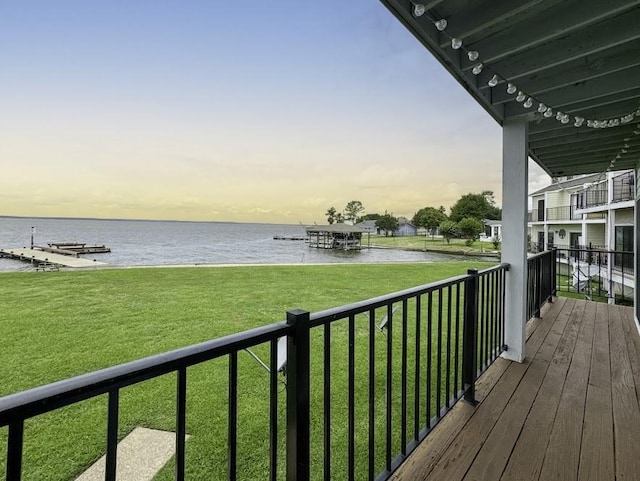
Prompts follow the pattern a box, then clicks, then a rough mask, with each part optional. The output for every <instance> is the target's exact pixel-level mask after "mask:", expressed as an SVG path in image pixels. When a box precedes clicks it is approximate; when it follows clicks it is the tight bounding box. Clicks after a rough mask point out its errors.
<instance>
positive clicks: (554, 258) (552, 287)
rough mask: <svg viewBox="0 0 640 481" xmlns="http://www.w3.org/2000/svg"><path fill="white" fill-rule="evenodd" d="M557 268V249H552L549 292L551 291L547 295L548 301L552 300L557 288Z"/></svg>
mask: <svg viewBox="0 0 640 481" xmlns="http://www.w3.org/2000/svg"><path fill="white" fill-rule="evenodd" d="M557 268H558V249H557V248H556V249H553V254H552V255H551V280H550V282H551V284H550V285H549V287H550V290H549V292H550V293H551V294H550V295H549V302H553V296H555V295H556V292H557V290H558V286H557V283H558V273H557Z"/></svg>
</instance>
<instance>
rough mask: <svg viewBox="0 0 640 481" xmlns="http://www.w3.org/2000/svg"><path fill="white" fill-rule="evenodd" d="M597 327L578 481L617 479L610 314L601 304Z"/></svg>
mask: <svg viewBox="0 0 640 481" xmlns="http://www.w3.org/2000/svg"><path fill="white" fill-rule="evenodd" d="M596 307H597V310H596V318H597V322H595V324H594V334H593V351H592V355H591V369H590V372H589V384H588V386H587V401H586V406H585V412H584V427H583V432H582V451H581V453H580V466H579V470H578V479H579V480H581V481H598V480H603V479H615V470H614V466H613V454H614V450H613V417H612V412H613V411H612V410H613V406H612V404H611V388H610V386H611V361H610V357H609V314H608V308H607V306H606V305H604V304H598V305H597V306H596Z"/></svg>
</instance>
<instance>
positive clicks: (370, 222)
mask: <svg viewBox="0 0 640 481" xmlns="http://www.w3.org/2000/svg"><path fill="white" fill-rule="evenodd" d="M376 222H378V221H377V220H363V221H362V222H358V223H356V226H361V227H364V228H371V227H378V226H377V225H376Z"/></svg>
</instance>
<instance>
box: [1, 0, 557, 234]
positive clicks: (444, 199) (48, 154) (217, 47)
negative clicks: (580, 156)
mask: <svg viewBox="0 0 640 481" xmlns="http://www.w3.org/2000/svg"><path fill="white" fill-rule="evenodd" d="M501 143H502V139H501V129H500V127H499V126H498V124H497V123H495V122H494V121H493V120H492V119H491V118H490V117H489V115H488V114H486V113H485V112H484V111H483V110H482V109H481V108H480V107H479V106H478V105H477V104H476V102H475V101H474V100H473V99H472V98H471V97H470V96H469V95H468V94H467V93H466V92H465V91H464V90H463V88H462V87H460V86H459V85H458V84H457V83H456V82H455V81H454V80H453V78H452V77H451V76H450V75H449V74H448V73H447V72H446V71H445V70H444V69H443V68H442V67H441V66H440V65H439V64H438V63H437V61H436V60H435V59H434V58H433V57H432V56H431V55H430V54H429V53H428V52H427V51H426V50H425V49H424V48H423V47H422V46H420V44H419V43H418V41H417V40H416V39H415V38H413V37H412V36H411V35H410V34H409V32H408V31H407V30H406V29H405V28H404V27H402V26H401V25H400V23H399V22H398V21H397V20H396V19H395V18H394V17H393V16H392V15H391V14H390V13H389V12H388V11H387V10H386V9H385V8H384V6H383V5H382V4H381V3H380V2H379V1H377V0H348V1H345V0H323V1H316V2H309V1H306V2H300V1H291V0H277V1H263V2H238V1H235V2H222V1H210V0H209V1H205V0H203V1H194V0H185V1H180V2H177V1H175V0H173V1H165V0H154V1H140V0H138V1H110V2H104V1H101V2H99V1H87V0H82V1H66V0H60V1H55V2H54V1H24V2H3V4H2V5H1V6H0V167H1V170H0V215H18V216H61V217H105V218H145V219H176V220H219V221H251V222H283V223H292V224H293V223H298V222H303V223H313V222H318V223H322V222H324V221H325V216H324V212H325V211H326V210H327V208H329V207H331V206H335V207H336V208H337V209H338V210H341V209H342V208H343V207H344V205H345V204H346V203H347V202H348V201H350V200H354V199H355V200H360V201H361V202H362V203H363V204H364V206H365V208H366V212H368V213H374V212H384V211H385V210H388V211H389V212H393V213H394V214H395V215H405V216H407V217H411V216H412V215H413V213H414V212H415V211H416V210H418V209H419V208H421V207H424V206H435V207H437V206H439V205H441V204H442V205H445V206H446V207H447V208H448V207H450V206H451V205H452V204H453V203H454V202H455V200H456V199H458V198H459V197H460V196H461V195H462V194H465V193H468V192H481V191H483V190H494V191H495V193H496V199H497V200H498V203H499V202H500V199H501V192H500V191H501V175H502V172H501ZM530 176H531V185H530V190H531V189H537V188H539V187H542V186H544V185H546V184H547V183H548V182H549V181H550V179H549V178H548V177H547V176H546V175H545V174H543V173H542V170H541V169H540V168H538V167H537V166H535V165H534V164H533V163H531V164H530Z"/></svg>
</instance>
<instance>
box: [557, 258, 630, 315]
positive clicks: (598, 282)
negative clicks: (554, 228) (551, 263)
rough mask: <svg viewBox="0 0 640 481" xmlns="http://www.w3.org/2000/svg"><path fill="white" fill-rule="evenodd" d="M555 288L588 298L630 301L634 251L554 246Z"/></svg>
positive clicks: (619, 301)
mask: <svg viewBox="0 0 640 481" xmlns="http://www.w3.org/2000/svg"><path fill="white" fill-rule="evenodd" d="M556 251H557V280H556V288H557V290H558V291H564V292H572V293H579V294H583V295H584V296H585V297H586V298H588V299H594V300H601V301H605V300H609V299H612V300H614V301H615V302H616V303H621V304H630V303H632V302H633V287H632V285H633V283H634V268H633V265H634V264H633V262H634V255H633V252H627V251H611V250H606V249H605V248H602V247H601V248H598V247H596V246H590V247H584V246H580V247H566V248H557V249H556Z"/></svg>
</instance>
